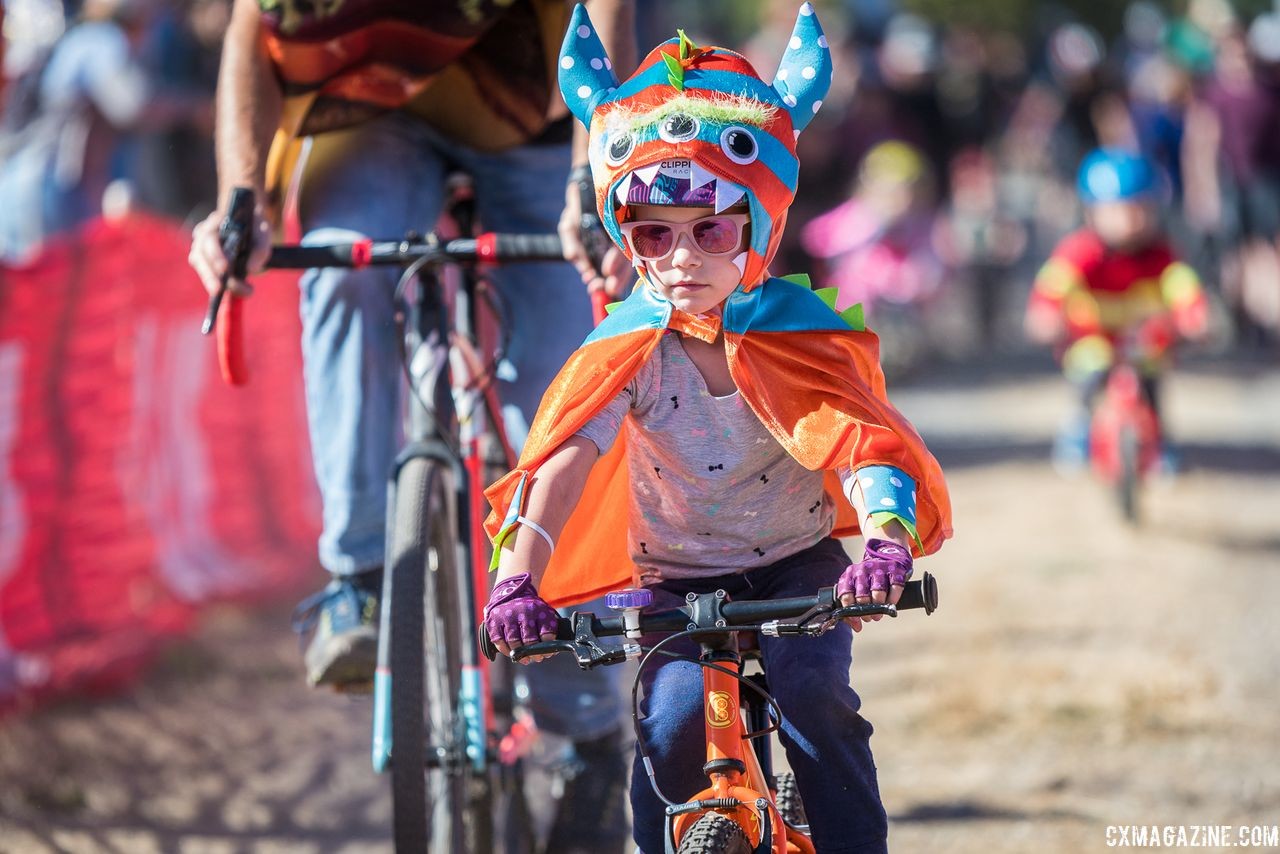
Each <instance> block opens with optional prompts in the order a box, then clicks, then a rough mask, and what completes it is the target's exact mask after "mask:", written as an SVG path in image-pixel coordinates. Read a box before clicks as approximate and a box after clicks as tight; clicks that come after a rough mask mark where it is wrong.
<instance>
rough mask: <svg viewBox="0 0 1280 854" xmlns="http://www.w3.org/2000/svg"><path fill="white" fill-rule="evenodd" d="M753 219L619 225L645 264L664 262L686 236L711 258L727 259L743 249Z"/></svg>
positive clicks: (709, 218) (719, 216) (735, 216)
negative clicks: (744, 232)
mask: <svg viewBox="0 0 1280 854" xmlns="http://www.w3.org/2000/svg"><path fill="white" fill-rule="evenodd" d="M750 219H751V217H750V215H748V214H715V215H713V216H704V217H702V218H701V219H695V220H693V221H691V222H665V221H663V220H640V221H639V222H622V223H619V224H618V225H619V227H620V228H621V229H622V234H623V236H624V237H626V239H627V243H628V244H630V246H631V252H632V254H633V255H635V256H636V257H637V258H639V259H641V260H642V261H661V260H662V259H663V258H666V257H667V256H668V255H670V254H671V253H672V252H674V251H675V249H676V244H677V243H678V242H679V240H680V235H682V234H684V235H688V237H689V239H690V240H692V241H693V244H694V245H695V246H697V247H698V249H700V250H701V251H702V252H705V253H706V254H707V255H727V254H729V253H730V252H733V251H734V250H735V249H737V248H738V247H739V246H740V245H741V243H742V226H743V225H745V224H746V223H747V222H749V221H750Z"/></svg>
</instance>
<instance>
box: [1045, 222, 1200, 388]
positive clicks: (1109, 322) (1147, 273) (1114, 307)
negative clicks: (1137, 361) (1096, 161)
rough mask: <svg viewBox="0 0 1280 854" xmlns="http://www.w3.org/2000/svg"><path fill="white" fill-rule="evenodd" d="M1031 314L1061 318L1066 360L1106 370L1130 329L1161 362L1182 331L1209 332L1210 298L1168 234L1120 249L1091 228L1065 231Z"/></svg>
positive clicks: (1075, 369)
mask: <svg viewBox="0 0 1280 854" xmlns="http://www.w3.org/2000/svg"><path fill="white" fill-rule="evenodd" d="M1027 313H1028V315H1029V316H1032V317H1034V316H1035V315H1041V316H1045V315H1047V316H1051V317H1053V318H1057V317H1060V318H1061V319H1062V322H1063V325H1064V327H1065V333H1066V334H1065V341H1064V342H1063V346H1062V351H1061V357H1062V362H1063V367H1064V369H1065V370H1066V371H1067V373H1068V374H1069V375H1071V376H1084V375H1087V374H1090V373H1094V372H1097V371H1101V370H1105V369H1106V368H1107V367H1108V366H1109V365H1110V364H1111V362H1112V361H1113V359H1114V348H1115V347H1116V345H1117V344H1118V343H1120V341H1121V339H1122V338H1123V337H1124V336H1125V335H1126V334H1127V333H1130V332H1134V333H1140V336H1141V340H1140V341H1139V342H1137V343H1138V344H1139V345H1140V346H1141V349H1142V354H1141V355H1142V356H1143V358H1144V360H1145V362H1146V364H1147V366H1148V367H1149V368H1150V369H1151V370H1155V369H1157V368H1158V367H1159V364H1160V363H1161V362H1162V360H1163V357H1164V355H1165V354H1166V352H1167V351H1168V349H1169V348H1170V346H1171V345H1172V344H1173V342H1174V340H1175V337H1176V335H1182V336H1186V337H1195V336H1198V335H1199V334H1201V333H1202V332H1203V331H1204V328H1205V324H1206V322H1207V318H1208V303H1207V301H1206V299H1205V296H1204V293H1203V291H1202V290H1201V287H1200V280H1199V277H1198V276H1196V273H1195V271H1194V270H1193V269H1191V267H1189V266H1188V265H1187V264H1185V263H1183V262H1181V261H1179V260H1178V259H1177V257H1176V256H1175V255H1174V254H1173V250H1172V249H1171V248H1170V247H1169V245H1168V244H1167V243H1166V242H1165V241H1164V240H1157V241H1155V242H1153V243H1151V244H1150V245H1148V246H1146V247H1144V248H1142V249H1139V250H1137V251H1133V252H1119V251H1117V250H1114V249H1112V248H1110V247H1108V246H1107V245H1106V244H1105V243H1104V242H1103V241H1102V239H1101V238H1100V237H1098V235H1097V234H1096V233H1094V232H1093V231H1092V230H1090V229H1087V228H1085V229H1081V230H1079V231H1077V232H1075V233H1074V234H1071V235H1069V236H1068V237H1066V238H1064V239H1063V240H1062V242H1061V243H1059V244H1058V246H1057V248H1056V249H1054V252H1053V255H1052V256H1050V258H1049V260H1048V261H1046V262H1045V264H1044V266H1043V267H1042V268H1041V269H1040V272H1039V274H1038V275H1037V276H1036V281H1035V284H1034V286H1033V288H1032V291H1031V298H1030V300H1029V302H1028V304H1027Z"/></svg>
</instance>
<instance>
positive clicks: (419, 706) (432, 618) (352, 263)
mask: <svg viewBox="0 0 1280 854" xmlns="http://www.w3.org/2000/svg"><path fill="white" fill-rule="evenodd" d="M248 198H249V200H250V202H251V197H248ZM235 200H236V197H235V196H234V195H233V199H232V202H233V203H232V209H233V210H232V212H231V213H229V214H228V218H227V224H224V227H223V232H222V235H223V243H224V247H228V245H229V246H230V248H231V249H233V250H234V249H235V248H236V247H237V246H247V241H246V240H244V238H243V236H242V234H237V229H243V228H244V227H245V226H244V225H243V223H244V222H245V218H244V216H243V211H241V212H240V214H241V215H240V218H239V219H238V220H237V217H236V211H235ZM449 216H450V218H451V219H452V220H453V222H454V223H455V224H456V225H457V227H458V231H459V232H460V233H462V234H470V233H471V229H472V224H473V223H472V206H471V205H470V203H469V197H468V195H467V194H466V193H465V192H464V193H462V194H460V195H458V194H455V200H454V203H453V204H451V206H450V208H449ZM235 241H239V243H238V244H237V243H236V242H235ZM236 254H237V253H235V252H234V251H228V256H229V257H235V256H236ZM524 261H563V255H562V250H561V244H560V240H559V237H558V236H557V235H554V234H545V235H543V234H535V235H503V234H480V235H477V236H475V237H465V238H455V239H451V240H446V239H444V238H442V237H441V236H439V235H437V234H428V235H426V236H425V237H423V236H418V235H415V234H409V235H407V236H406V237H405V238H403V239H401V240H362V241H358V242H355V243H342V244H328V245H306V246H276V247H273V249H272V253H271V256H270V259H269V261H268V262H267V267H269V268H277V269H308V268H314V267H348V268H360V267H366V266H393V267H400V268H402V270H403V272H402V275H401V276H400V280H399V283H398V284H397V286H396V290H395V298H396V302H397V305H398V307H399V308H398V310H397V325H398V334H399V335H400V337H401V340H402V341H403V367H404V374H405V380H406V383H405V384H406V387H407V389H408V392H409V394H408V396H407V405H406V406H405V407H404V409H405V415H404V435H405V437H406V443H405V446H404V448H403V450H402V451H401V452H400V453H399V455H398V456H397V458H396V461H395V464H394V467H393V471H392V472H391V474H390V478H389V482H388V509H387V513H388V523H387V537H388V542H387V551H386V555H387V563H386V569H385V572H384V581H383V591H382V612H381V627H380V633H379V650H378V667H377V672H376V675H375V682H374V722H373V765H374V768H375V769H376V770H377V771H378V772H379V773H383V772H389V773H390V777H391V787H392V807H393V813H394V825H395V846H396V851H397V852H401V854H408V852H430V854H452V852H483V854H489V852H492V851H500V850H501V851H506V852H510V854H523V852H526V851H529V850H530V849H531V847H532V844H533V833H532V827H531V824H530V822H529V818H528V813H527V811H526V810H525V808H524V801H523V789H522V781H521V774H522V771H521V766H520V757H519V754H518V751H512V750H508V749H500V745H503V744H509V743H511V741H513V740H515V741H519V740H521V737H520V735H519V733H518V731H519V729H520V728H521V726H522V725H523V724H522V722H521V721H520V720H517V719H516V718H515V717H514V708H513V701H512V699H511V692H510V691H497V692H495V690H494V684H492V683H494V682H502V683H503V684H504V685H506V686H507V687H508V688H509V687H510V686H509V684H508V683H509V679H507V678H505V677H499V678H496V679H495V678H493V677H492V674H491V669H490V666H489V663H488V662H487V661H484V660H483V659H481V658H480V656H479V654H478V645H477V636H476V633H475V629H474V627H475V626H476V625H477V624H478V622H479V621H480V618H481V607H482V603H483V601H484V598H485V594H486V593H487V591H488V583H489V561H488V548H489V545H488V540H487V538H486V537H485V535H484V530H483V527H482V522H483V520H484V515H485V511H486V505H485V501H484V496H483V488H484V485H485V484H486V483H488V482H489V481H491V480H493V479H494V478H495V477H496V475H498V474H501V473H503V472H505V471H507V470H509V469H511V468H513V467H514V466H515V464H516V460H515V454H514V452H513V450H512V447H511V443H510V442H509V441H508V440H507V437H506V435H505V431H504V429H503V420H502V417H501V407H500V403H499V400H498V396H497V375H498V371H499V367H500V365H501V364H502V360H503V352H504V350H505V342H506V338H505V333H504V331H503V323H502V320H503V317H504V312H503V306H502V300H501V296H500V294H499V292H498V290H497V288H496V287H495V286H494V285H493V284H492V283H490V282H489V281H488V280H487V279H486V278H485V276H484V275H483V273H482V272H481V271H480V269H479V268H480V267H481V266H483V265H492V264H501V263H512V262H524ZM238 269H239V270H240V271H241V272H243V261H242V260H241V261H240V263H239V268H238ZM218 299H220V297H215V301H214V302H211V307H210V317H215V316H216V318H217V331H218V345H219V347H218V350H219V361H220V365H221V367H222V371H223V375H224V377H225V378H226V379H227V380H228V381H229V382H232V383H233V384H239V383H241V382H244V381H245V378H246V372H245V362H244V357H243V350H242V344H241V339H240V327H239V324H238V312H239V311H241V310H242V301H241V300H239V299H231V300H228V301H226V302H225V303H224V304H223V305H221V307H220V308H219V307H218V306H217V304H216V300H218ZM495 698H496V700H497V703H495ZM513 733H514V738H513Z"/></svg>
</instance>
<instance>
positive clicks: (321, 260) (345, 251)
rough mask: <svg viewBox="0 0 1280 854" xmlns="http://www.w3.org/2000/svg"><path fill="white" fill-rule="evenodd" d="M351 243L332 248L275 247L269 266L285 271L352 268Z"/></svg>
mask: <svg viewBox="0 0 1280 854" xmlns="http://www.w3.org/2000/svg"><path fill="white" fill-rule="evenodd" d="M352 246H353V244H350V243H335V244H332V245H330V246H274V247H272V249H271V257H270V258H268V259H267V266H268V267H273V268H276V269H283V270H309V269H311V268H312V267H350V266H352V265H353V264H354V261H353V259H352V254H351V252H352Z"/></svg>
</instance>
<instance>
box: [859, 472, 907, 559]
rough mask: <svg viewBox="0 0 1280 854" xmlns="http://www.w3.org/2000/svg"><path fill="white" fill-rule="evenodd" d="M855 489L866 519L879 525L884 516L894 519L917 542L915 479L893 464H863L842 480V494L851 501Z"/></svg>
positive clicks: (884, 518)
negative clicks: (861, 500)
mask: <svg viewBox="0 0 1280 854" xmlns="http://www.w3.org/2000/svg"><path fill="white" fill-rule="evenodd" d="M855 488H856V489H859V490H860V491H861V492H862V497H863V501H864V502H865V509H866V513H867V518H868V519H869V520H871V521H873V522H877V523H881V524H883V522H884V521H885V520H886V519H897V520H898V521H899V522H901V523H902V526H903V527H904V528H906V529H907V531H908V532H909V533H910V534H911V539H913V540H915V541H916V543H917V544H919V541H920V536H919V534H917V533H916V482H915V480H914V479H913V478H912V477H911V475H909V474H907V473H906V472H904V471H903V470H902V469H900V468H897V467H895V466H863V467H862V468H860V469H858V470H857V471H855V472H853V473H852V474H851V475H850V476H849V477H847V478H845V479H844V494H845V496H846V497H848V498H849V503H851V504H852V503H853V498H852V495H853V490H854V489H855ZM921 548H923V546H921Z"/></svg>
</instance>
